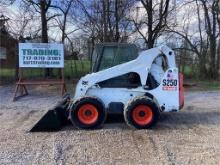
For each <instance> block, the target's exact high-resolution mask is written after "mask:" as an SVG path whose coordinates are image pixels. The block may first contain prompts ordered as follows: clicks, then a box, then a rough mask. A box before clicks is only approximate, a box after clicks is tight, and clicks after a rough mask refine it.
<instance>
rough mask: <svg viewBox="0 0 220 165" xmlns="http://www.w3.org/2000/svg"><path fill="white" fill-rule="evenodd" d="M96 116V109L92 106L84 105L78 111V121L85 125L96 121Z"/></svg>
mask: <svg viewBox="0 0 220 165" xmlns="http://www.w3.org/2000/svg"><path fill="white" fill-rule="evenodd" d="M98 115H99V113H98V110H97V108H96V107H95V106H94V105H92V104H84V105H82V106H81V107H80V108H79V111H78V118H79V121H80V122H82V123H83V124H85V125H91V124H94V123H95V122H96V121H97V120H98Z"/></svg>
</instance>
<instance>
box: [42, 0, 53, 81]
mask: <svg viewBox="0 0 220 165" xmlns="http://www.w3.org/2000/svg"><path fill="white" fill-rule="evenodd" d="M46 8H47V4H46V1H45V0H41V1H40V12H41V13H40V14H41V28H42V30H41V42H42V43H48V33H47V16H46V12H47V9H46ZM51 72H52V69H51V68H46V69H45V74H44V76H45V78H46V77H50V76H51Z"/></svg>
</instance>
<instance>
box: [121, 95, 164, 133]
mask: <svg viewBox="0 0 220 165" xmlns="http://www.w3.org/2000/svg"><path fill="white" fill-rule="evenodd" d="M159 115H160V112H159V108H158V106H157V104H156V103H155V102H154V101H153V100H152V99H150V98H148V97H146V96H143V97H137V98H135V99H133V100H132V101H130V102H129V103H128V105H127V106H126V107H125V109H124V118H125V121H126V123H127V124H128V125H129V126H132V127H135V128H137V129H147V128H151V127H152V126H154V125H155V124H156V123H157V121H158V119H159Z"/></svg>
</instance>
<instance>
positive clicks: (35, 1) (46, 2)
mask: <svg viewBox="0 0 220 165" xmlns="http://www.w3.org/2000/svg"><path fill="white" fill-rule="evenodd" d="M23 1H24V2H26V3H27V4H29V5H32V6H33V8H34V9H35V10H36V12H38V13H40V16H41V42H42V43H48V21H49V20H51V19H53V18H55V17H57V16H59V14H53V15H51V16H47V13H48V10H49V8H52V7H53V8H54V7H55V5H54V4H52V0H23ZM51 74H52V69H50V68H46V69H45V77H49V76H51Z"/></svg>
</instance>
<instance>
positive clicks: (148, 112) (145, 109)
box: [132, 105, 153, 126]
mask: <svg viewBox="0 0 220 165" xmlns="http://www.w3.org/2000/svg"><path fill="white" fill-rule="evenodd" d="M132 118H133V120H134V121H135V122H136V123H137V124H139V125H141V126H144V125H147V124H149V123H150V122H151V121H152V119H153V112H152V109H151V108H150V107H149V106H147V105H138V106H137V107H136V108H135V109H134V110H133V112H132Z"/></svg>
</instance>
